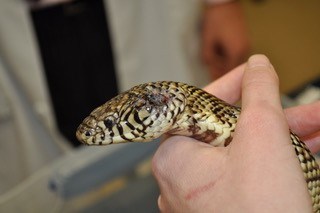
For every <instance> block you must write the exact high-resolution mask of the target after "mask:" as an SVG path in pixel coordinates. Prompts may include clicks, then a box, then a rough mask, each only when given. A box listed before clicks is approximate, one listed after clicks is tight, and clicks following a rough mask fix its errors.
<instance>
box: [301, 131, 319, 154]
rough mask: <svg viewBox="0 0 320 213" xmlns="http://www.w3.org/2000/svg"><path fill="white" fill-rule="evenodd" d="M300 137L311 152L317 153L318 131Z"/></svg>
mask: <svg viewBox="0 0 320 213" xmlns="http://www.w3.org/2000/svg"><path fill="white" fill-rule="evenodd" d="M301 139H302V140H303V141H304V142H305V143H306V145H307V146H308V148H309V149H310V151H311V152H312V153H318V152H319V151H320V131H318V132H316V133H313V134H311V135H309V136H306V137H302V138H301Z"/></svg>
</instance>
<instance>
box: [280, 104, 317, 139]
mask: <svg viewBox="0 0 320 213" xmlns="http://www.w3.org/2000/svg"><path fill="white" fill-rule="evenodd" d="M285 114H286V117H287V120H288V123H289V127H290V129H291V130H292V131H293V132H295V133H296V134H297V135H299V136H300V137H304V136H307V135H310V134H312V133H315V132H317V131H319V130H320V101H317V102H315V103H312V104H307V105H302V106H297V107H292V108H288V109H286V110H285Z"/></svg>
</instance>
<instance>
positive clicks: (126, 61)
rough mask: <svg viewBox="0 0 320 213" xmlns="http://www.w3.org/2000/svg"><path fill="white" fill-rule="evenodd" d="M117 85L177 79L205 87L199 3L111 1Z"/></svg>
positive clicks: (191, 0)
mask: <svg viewBox="0 0 320 213" xmlns="http://www.w3.org/2000/svg"><path fill="white" fill-rule="evenodd" d="M106 3H107V4H106V5H107V8H108V11H109V18H110V24H111V25H110V26H111V31H112V40H113V42H114V47H115V55H116V59H117V69H118V77H119V84H120V86H121V89H122V90H124V89H128V88H130V87H132V86H134V85H136V84H139V83H143V82H147V81H159V80H173V81H182V82H187V83H192V84H196V85H198V86H203V85H204V84H205V83H206V82H207V80H206V79H208V74H207V72H205V71H204V70H203V69H201V66H200V63H199V52H198V46H199V44H198V41H199V39H198V34H199V31H198V30H199V24H200V23H199V15H200V14H199V13H200V9H201V1H199V0H174V1H172V0H161V1H159V0H135V1H132V0H121V1H118V0H108V1H106Z"/></svg>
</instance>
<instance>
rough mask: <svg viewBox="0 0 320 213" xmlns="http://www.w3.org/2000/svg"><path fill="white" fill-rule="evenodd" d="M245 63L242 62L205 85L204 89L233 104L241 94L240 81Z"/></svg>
mask: <svg viewBox="0 0 320 213" xmlns="http://www.w3.org/2000/svg"><path fill="white" fill-rule="evenodd" d="M244 67H245V64H242V65H240V66H238V67H236V68H234V69H233V70H231V71H230V72H229V73H227V74H226V75H224V76H222V77H221V78H219V79H217V80H216V81H214V82H212V83H211V84H209V85H207V86H206V87H205V88H204V90H205V91H207V92H209V93H211V94H213V95H215V96H217V97H218V98H221V99H222V100H224V101H226V102H228V103H230V104H234V103H236V102H237V101H238V100H239V99H240V96H241V82H242V76H243V72H244Z"/></svg>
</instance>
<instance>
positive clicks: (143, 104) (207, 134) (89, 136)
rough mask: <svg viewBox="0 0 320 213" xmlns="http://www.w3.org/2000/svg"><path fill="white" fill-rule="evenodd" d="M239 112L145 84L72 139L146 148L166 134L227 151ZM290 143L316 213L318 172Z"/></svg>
mask: <svg viewBox="0 0 320 213" xmlns="http://www.w3.org/2000/svg"><path fill="white" fill-rule="evenodd" d="M240 111H241V110H240V108H239V107H235V106H232V105H230V104H228V103H226V102H224V101H222V100H220V99H219V98H217V97H215V96H213V95H211V94H209V93H207V92H205V91H204V90H201V89H199V88H197V87H194V86H191V85H188V84H184V83H180V82H172V81H161V82H151V83H145V84H141V85H138V86H135V87H133V88H132V89H130V90H128V91H126V92H124V93H122V94H120V95H118V96H116V97H114V98H113V99H111V100H109V101H108V102H106V103H105V104H103V105H102V106H100V107H98V108H96V109H95V110H94V111H92V112H91V114H90V115H89V116H88V117H87V118H85V119H84V121H83V122H82V124H80V126H79V127H78V129H77V133H76V136H77V138H78V140H79V141H81V142H82V143H84V144H86V145H107V144H115V143H125V142H148V141H151V140H153V139H155V138H158V137H159V136H161V135H163V134H164V133H166V134H171V135H184V136H189V137H193V138H195V139H198V140H200V141H203V142H206V143H210V144H212V145H213V146H227V145H229V143H230V142H231V140H232V137H233V132H234V130H235V127H236V123H237V119H238V118H239V115H240ZM291 140H292V145H293V147H294V150H295V152H296V155H297V157H298V160H299V162H300V165H301V168H302V170H303V173H304V176H305V179H306V182H307V187H308V190H309V193H310V195H311V198H312V204H313V209H314V212H320V170H319V166H318V164H317V162H316V160H315V158H314V157H313V156H312V155H311V152H310V151H309V149H308V148H307V147H306V145H305V144H304V143H303V142H302V141H301V140H300V139H299V138H298V137H297V136H296V135H295V134H294V133H291Z"/></svg>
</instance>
